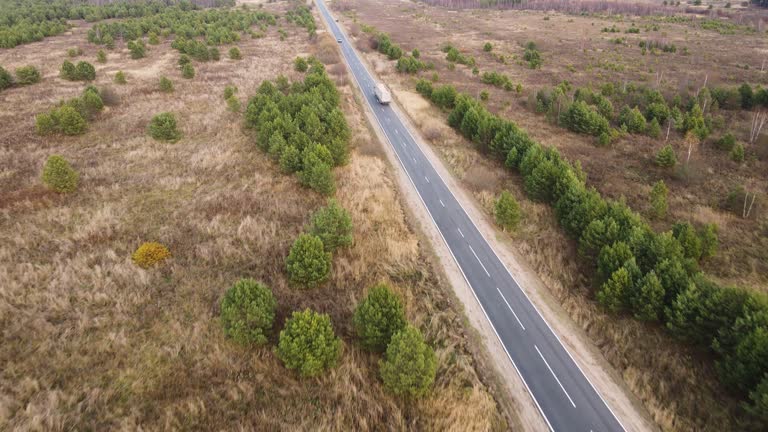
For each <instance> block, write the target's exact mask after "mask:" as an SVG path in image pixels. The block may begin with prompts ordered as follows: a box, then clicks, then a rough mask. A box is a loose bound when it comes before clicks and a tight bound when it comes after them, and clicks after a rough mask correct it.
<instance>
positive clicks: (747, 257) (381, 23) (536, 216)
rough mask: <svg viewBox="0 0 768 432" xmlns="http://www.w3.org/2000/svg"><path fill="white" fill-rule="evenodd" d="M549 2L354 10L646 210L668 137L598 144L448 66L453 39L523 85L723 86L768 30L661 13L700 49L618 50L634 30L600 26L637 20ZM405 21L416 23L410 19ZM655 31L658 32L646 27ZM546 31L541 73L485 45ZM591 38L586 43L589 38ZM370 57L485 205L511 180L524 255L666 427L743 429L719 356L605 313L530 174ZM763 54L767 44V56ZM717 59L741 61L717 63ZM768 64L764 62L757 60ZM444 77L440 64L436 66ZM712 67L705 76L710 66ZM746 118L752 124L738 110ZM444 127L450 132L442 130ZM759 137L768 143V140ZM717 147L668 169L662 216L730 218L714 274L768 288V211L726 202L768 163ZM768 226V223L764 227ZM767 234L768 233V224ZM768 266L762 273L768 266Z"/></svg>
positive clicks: (512, 47)
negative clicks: (693, 24) (730, 208)
mask: <svg viewBox="0 0 768 432" xmlns="http://www.w3.org/2000/svg"><path fill="white" fill-rule="evenodd" d="M549 16H550V19H549V20H547V21H544V20H543V17H544V14H543V13H535V12H498V11H464V12H461V13H456V12H452V11H447V10H445V9H440V8H432V7H425V6H423V5H418V4H416V5H414V4H406V3H402V4H401V5H400V7H397V8H382V7H381V2H380V1H378V0H356V1H355V8H354V9H348V10H347V11H346V12H345V18H344V19H343V21H344V23H345V25H349V24H351V23H353V22H354V23H358V24H368V25H373V26H375V27H376V28H377V29H379V30H381V31H385V32H388V33H390V35H391V36H392V39H393V41H394V42H396V43H398V44H400V45H401V46H402V48H403V49H404V50H411V49H413V48H419V50H420V51H421V54H422V59H423V60H424V61H432V62H434V63H435V64H436V71H437V73H438V74H439V76H440V82H439V83H438V84H444V83H451V84H454V85H456V86H457V87H458V88H459V89H460V90H461V91H466V92H469V93H470V94H478V93H479V91H480V90H481V89H484V90H488V91H489V92H490V93H491V98H490V101H489V102H488V105H489V108H490V109H491V110H493V111H494V112H498V113H500V114H501V115H503V116H505V117H507V118H510V119H512V120H514V121H515V122H517V123H518V124H519V125H520V126H521V127H523V128H524V129H526V130H527V131H528V132H529V133H530V134H531V135H532V136H533V137H534V138H535V139H536V140H538V141H540V142H542V143H543V144H544V145H547V146H555V147H557V148H559V149H560V150H561V151H562V152H563V154H565V155H566V156H568V157H569V158H572V159H574V160H575V159H578V160H580V161H581V163H582V165H583V166H584V169H585V171H586V172H587V174H588V175H589V179H590V182H591V184H593V185H595V186H596V187H598V189H600V190H601V192H603V193H605V194H607V195H608V196H611V197H618V196H620V195H624V196H626V197H627V199H628V202H629V203H630V204H631V205H632V206H634V207H635V208H637V209H638V210H640V211H645V210H646V208H647V206H648V204H647V203H646V201H647V194H648V190H649V187H648V185H649V184H650V183H652V182H653V181H656V179H658V178H662V177H663V174H662V173H661V172H659V171H658V170H656V169H655V168H654V167H653V165H652V162H651V161H652V157H653V154H654V152H655V151H656V149H657V148H658V147H660V145H661V144H660V143H658V142H653V141H651V140H650V139H647V138H642V137H631V138H630V139H625V140H622V141H621V142H619V143H617V144H616V145H615V146H613V147H612V148H609V149H605V148H596V147H595V145H594V144H593V142H592V140H591V139H590V138H585V137H583V136H579V135H575V134H571V133H568V132H566V131H564V130H563V129H562V128H560V127H558V126H555V125H552V124H549V123H546V122H545V120H544V119H543V118H542V117H541V116H538V115H535V114H533V113H532V112H531V111H530V110H528V109H526V108H523V107H522V105H523V101H524V100H525V99H526V96H525V94H524V95H523V96H521V97H515V96H514V95H511V94H510V93H506V92H503V91H502V90H498V89H495V88H492V87H490V86H485V85H482V84H480V83H479V81H478V80H477V78H475V77H473V76H472V74H471V71H470V69H469V68H466V67H463V66H460V65H457V66H456V69H455V70H453V71H450V70H448V68H447V63H446V62H445V60H444V56H445V55H444V54H443V53H441V52H440V51H439V49H440V47H441V46H442V44H443V43H445V42H451V43H452V44H454V45H455V46H458V47H459V48H460V49H462V50H463V51H464V52H465V53H468V54H470V55H474V56H475V57H476V59H477V61H478V67H479V68H480V70H481V71H485V70H497V71H502V72H504V73H507V74H508V75H510V77H512V80H513V82H522V84H523V86H524V88H525V89H526V91H527V92H533V91H535V90H536V88H537V87H539V86H541V85H553V84H556V83H558V82H560V81H561V80H563V79H567V80H569V81H571V83H573V84H575V85H588V84H591V83H599V82H601V81H603V80H613V81H621V80H624V79H627V80H633V81H638V80H639V81H643V80H647V79H648V77H649V76H652V74H651V73H650V72H649V70H650V69H654V70H664V77H665V80H667V83H668V84H670V85H671V83H679V85H688V84H692V83H695V82H698V81H699V78H701V80H703V74H702V71H706V72H708V73H709V74H710V75H709V82H710V83H713V82H715V83H727V84H730V85H734V84H737V83H740V82H741V81H742V80H748V81H751V82H765V77H764V75H762V74H760V73H759V72H757V71H756V70H755V68H754V66H755V65H753V67H751V68H750V69H749V70H744V69H740V68H735V67H731V66H733V65H735V64H744V63H745V62H747V63H749V62H750V61H751V59H754V58H757V57H755V55H757V54H759V53H762V52H764V51H766V48H767V47H766V44H765V41H764V40H763V39H760V38H759V37H753V36H736V38H739V41H742V40H749V41H750V42H749V43H747V44H745V45H743V44H741V42H739V43H734V39H733V38H734V37H733V36H723V35H719V34H717V33H714V32H706V31H701V30H691V29H690V28H688V27H685V26H683V25H678V24H661V30H660V32H659V33H660V34H661V33H663V34H664V35H665V37H668V38H670V39H671V40H672V41H674V42H675V43H676V44H678V49H680V48H681V46H688V47H689V49H690V50H691V53H692V54H691V56H688V57H682V61H680V60H679V57H670V56H666V57H665V56H664V55H661V56H658V57H651V56H649V57H643V56H641V55H640V52H639V49H637V44H636V42H634V43H632V44H631V45H632V46H631V47H629V46H628V47H616V46H615V45H614V44H611V43H610V42H609V41H608V40H607V39H608V38H609V37H617V36H618V37H623V36H633V35H626V34H623V33H622V34H610V33H609V34H608V36H606V34H604V33H603V34H601V33H600V29H601V28H602V27H604V26H607V27H610V26H611V25H612V24H614V23H616V24H617V26H618V27H620V28H626V27H629V26H630V20H628V19H627V20H625V21H624V22H622V23H617V22H616V21H612V20H605V19H600V18H595V17H576V16H568V15H560V14H549ZM404 29H407V31H406V30H404ZM641 36H642V37H646V34H645V33H642V34H641ZM528 40H534V41H536V43H537V44H538V45H539V47H540V49H541V51H542V53H543V54H544V61H545V63H544V67H543V68H542V70H537V71H531V70H529V69H527V68H526V67H524V66H520V65H517V64H515V62H511V64H509V65H506V66H505V65H502V64H501V63H498V62H497V61H496V60H494V59H493V58H492V57H491V56H490V55H488V54H485V53H483V52H482V44H483V43H484V42H485V41H490V42H492V43H493V45H494V52H500V53H504V54H508V55H517V57H518V58H519V57H520V56H521V54H522V45H523V44H524V43H525V42H527V41H528ZM367 44H368V36H367V35H365V34H361V36H360V37H359V38H358V39H357V41H356V46H358V47H361V46H367ZM584 47H586V49H587V52H586V54H585V53H584V52H583V51H582V49H583V48H584ZM366 52H367V54H366V58H367V59H368V61H369V63H370V64H372V65H373V66H374V68H375V70H376V71H377V72H378V71H381V72H383V73H384V75H385V76H386V78H385V79H386V81H387V83H388V84H389V85H390V86H391V87H392V88H393V90H394V91H395V96H396V98H397V99H398V101H399V102H400V103H401V104H402V105H403V106H404V107H405V109H406V111H407V113H408V115H409V116H410V117H411V118H412V120H413V122H414V123H415V124H416V125H417V126H418V127H419V128H420V129H421V131H422V133H423V134H424V136H425V137H426V138H427V140H428V142H429V144H431V145H432V146H433V147H434V148H435V149H436V150H437V152H438V154H439V155H440V157H441V158H442V160H443V161H444V162H445V163H446V165H447V166H448V168H449V170H450V171H451V172H452V173H453V174H454V175H455V176H456V177H457V178H459V179H460V180H461V181H462V183H463V184H464V185H465V186H466V187H467V189H468V190H469V191H471V192H472V194H473V196H474V197H475V199H476V200H477V203H478V204H479V206H480V207H481V208H483V209H485V211H486V212H487V213H488V216H489V217H490V215H491V209H492V203H493V199H494V197H495V196H497V195H498V193H499V192H500V191H501V190H502V189H509V190H511V191H512V193H513V194H514V195H515V196H516V197H517V198H518V200H520V202H521V207H522V210H523V214H524V218H523V222H522V224H521V228H520V230H519V231H518V232H517V233H515V236H514V242H507V243H508V247H509V248H511V249H512V250H514V251H515V252H517V254H516V255H518V256H525V257H527V259H528V263H529V264H530V266H531V267H532V268H534V269H535V271H536V272H537V273H538V275H539V277H540V278H541V279H542V280H543V281H544V282H545V284H546V285H547V287H548V288H549V290H550V291H551V292H552V293H553V294H554V296H555V297H556V298H557V299H558V300H559V301H560V302H561V304H562V305H563V308H564V309H565V310H566V311H567V312H568V314H569V315H570V317H571V318H572V319H573V320H574V321H575V322H576V323H577V324H578V325H579V326H580V327H581V328H582V329H583V330H584V331H585V333H586V334H587V335H588V336H589V337H590V339H591V340H592V341H593V342H594V343H595V345H597V346H598V347H599V348H600V350H601V352H602V353H603V355H604V356H605V358H606V359H607V360H608V361H609V362H610V363H611V364H612V365H613V366H614V367H615V368H616V369H617V370H618V371H619V372H620V374H621V375H622V376H623V378H624V380H625V382H626V384H627V386H628V387H629V388H630V389H631V390H632V392H633V393H634V394H635V395H637V397H638V398H639V399H641V400H642V401H643V403H644V404H645V406H646V407H647V409H648V411H650V413H651V414H652V416H653V418H654V420H655V421H656V422H657V423H658V424H659V425H660V426H661V427H662V428H663V429H664V430H712V431H715V430H733V429H735V428H736V425H735V424H734V421H733V414H734V413H735V412H737V410H736V404H737V403H738V402H737V401H736V400H734V399H732V398H730V397H729V396H727V393H726V391H725V390H724V389H723V388H722V387H721V386H720V385H718V384H717V380H716V378H715V374H714V371H713V364H712V361H711V359H710V358H708V357H707V355H706V354H704V353H701V352H697V351H694V350H690V349H687V348H685V347H682V348H681V347H680V346H679V344H677V343H676V342H674V341H672V340H671V339H670V338H669V336H668V335H667V334H666V333H665V332H664V330H663V329H662V328H658V327H654V326H649V325H645V324H642V323H639V322H636V321H634V320H632V319H630V318H624V317H617V316H614V315H607V314H605V313H604V312H603V311H602V310H601V309H600V308H598V307H597V305H596V304H595V302H594V301H593V299H592V287H591V286H590V284H589V281H588V278H587V276H586V272H587V271H586V270H585V267H584V263H582V262H580V261H579V260H578V259H577V258H576V257H577V253H576V247H575V245H574V243H573V241H571V240H570V239H568V238H566V237H565V236H564V235H563V234H562V230H561V229H560V228H559V226H558V224H557V222H556V220H555V217H554V215H553V213H552V211H551V209H550V208H549V207H547V206H543V205H541V204H537V203H532V202H530V201H528V200H526V199H525V198H524V197H525V194H524V192H523V189H522V187H521V184H520V182H519V178H517V177H515V176H513V175H511V174H510V173H509V172H508V171H507V170H506V169H504V168H503V167H502V166H501V165H500V164H497V163H495V162H491V161H489V159H488V158H487V157H485V156H484V155H482V154H480V153H478V152H477V151H476V150H475V149H474V148H473V147H472V145H470V144H469V143H468V142H467V141H466V140H464V139H463V138H461V137H460V136H458V135H457V134H456V133H455V132H453V131H452V130H450V128H448V127H447V126H446V125H445V117H444V114H443V113H441V112H439V111H438V110H436V109H434V108H433V107H430V106H429V104H427V103H425V101H424V100H423V98H421V97H420V96H418V95H417V94H415V93H414V92H413V88H414V79H413V78H411V77H408V76H404V75H400V74H397V73H393V63H392V62H387V61H385V59H384V58H383V57H382V56H381V55H379V54H377V53H375V52H370V53H369V52H368V51H366ZM759 55H760V57H759V58H762V54H759ZM599 61H611V62H617V63H621V64H622V65H623V67H624V71H623V72H614V71H607V70H605V69H603V68H600V67H597V66H596V64H597V63H598V62H599ZM713 64H720V65H730V66H723V67H717V68H714V67H712V65H713ZM756 66H757V68H758V70H759V64H757V65H756ZM429 74H431V71H430V72H429ZM699 75H701V76H699ZM733 120H734V121H743V119H738V118H735V119H733ZM438 134H439V136H441V138H437V136H438ZM759 145H762V146H765V143H761V144H759ZM726 157H727V156H724V155H723V154H722V152H719V153H718V152H716V151H715V150H714V149H713V148H712V147H711V145H709V144H705V145H703V146H702V148H701V150H700V152H699V153H698V154H696V155H695V156H694V159H697V158H698V160H697V164H696V166H698V167H699V168H698V169H699V174H698V175H696V176H691V178H689V179H688V180H685V181H683V180H681V179H678V178H669V177H668V178H666V181H667V184H668V185H670V189H671V192H672V193H671V202H670V211H671V215H670V217H669V218H668V219H667V220H665V221H662V222H656V224H657V226H656V228H658V229H665V228H668V227H669V225H670V224H671V222H672V221H674V220H675V219H686V220H694V221H697V222H701V223H712V222H715V223H717V224H718V225H719V227H720V238H721V249H720V252H719V254H718V256H717V257H716V258H715V259H713V260H711V261H710V262H708V263H706V268H707V271H709V272H715V273H716V274H717V275H718V276H720V277H721V278H722V279H723V280H724V281H725V282H729V283H740V284H746V285H748V286H752V287H755V288H756V289H763V290H765V289H768V280H767V279H766V274H768V272H766V271H763V270H765V269H766V267H765V265H766V263H767V262H768V260H766V258H765V251H766V250H768V239H767V238H766V235H765V234H766V232H768V231H765V228H764V227H765V226H768V225H766V222H765V218H766V215H762V216H761V218H760V219H759V220H757V221H744V220H742V219H740V218H738V217H736V216H734V215H731V214H729V213H726V212H723V211H721V210H719V209H718V208H717V206H718V201H719V199H720V197H722V196H723V195H724V194H725V193H726V192H727V188H728V187H729V186H730V185H732V184H736V183H738V182H744V181H750V182H752V184H754V185H755V186H754V187H755V190H766V189H768V186H767V185H766V181H767V179H766V177H765V174H766V172H768V170H766V169H765V163H766V161H753V162H751V163H750V164H749V165H747V166H745V167H741V168H740V167H737V166H736V165H735V164H732V163H731V162H730V161H727V160H725V161H724V160H723V159H725V158H726ZM761 224H763V225H762V226H763V228H761ZM761 233H762V234H761ZM761 269H763V270H761Z"/></svg>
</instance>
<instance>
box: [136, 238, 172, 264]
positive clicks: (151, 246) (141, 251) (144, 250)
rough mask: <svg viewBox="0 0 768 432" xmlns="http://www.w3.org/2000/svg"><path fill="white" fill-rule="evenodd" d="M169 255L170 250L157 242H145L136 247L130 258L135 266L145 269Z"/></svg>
mask: <svg viewBox="0 0 768 432" xmlns="http://www.w3.org/2000/svg"><path fill="white" fill-rule="evenodd" d="M170 256H171V252H170V251H169V250H168V248H167V247H165V246H163V245H162V244H160V243H157V242H147V243H143V244H142V245H141V246H139V248H138V249H136V251H135V252H134V253H133V255H131V259H132V260H133V263H134V264H136V265H137V266H139V267H141V268H143V269H147V268H150V267H153V266H155V265H157V264H160V263H162V262H163V261H165V260H166V259H167V258H169V257H170Z"/></svg>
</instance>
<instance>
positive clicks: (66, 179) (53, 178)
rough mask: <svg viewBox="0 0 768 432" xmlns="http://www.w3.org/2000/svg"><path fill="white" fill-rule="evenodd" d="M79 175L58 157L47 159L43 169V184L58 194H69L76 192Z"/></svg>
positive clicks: (64, 160) (65, 161)
mask: <svg viewBox="0 0 768 432" xmlns="http://www.w3.org/2000/svg"><path fill="white" fill-rule="evenodd" d="M79 181H80V175H79V174H78V173H77V171H75V169H74V168H72V166H71V165H70V164H69V162H67V160H66V159H64V158H63V157H61V156H59V155H53V156H50V157H48V160H47V161H45V166H44V167H43V183H45V185H46V186H48V187H49V188H51V189H53V190H54V191H56V192H58V193H69V192H74V191H76V190H77V184H78V182H79Z"/></svg>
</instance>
